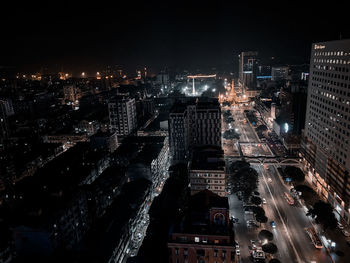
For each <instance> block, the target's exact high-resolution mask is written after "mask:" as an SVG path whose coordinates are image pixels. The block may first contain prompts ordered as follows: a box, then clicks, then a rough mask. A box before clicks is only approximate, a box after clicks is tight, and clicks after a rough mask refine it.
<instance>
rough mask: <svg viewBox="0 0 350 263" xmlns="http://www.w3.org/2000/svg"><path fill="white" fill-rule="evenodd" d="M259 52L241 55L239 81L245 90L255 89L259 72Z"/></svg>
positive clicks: (242, 53)
mask: <svg viewBox="0 0 350 263" xmlns="http://www.w3.org/2000/svg"><path fill="white" fill-rule="evenodd" d="M257 56H258V52H256V51H248V52H241V54H240V55H239V65H238V74H239V76H238V77H239V81H240V83H241V85H242V86H243V87H244V88H248V89H254V88H255V85H256V75H257V72H258V58H257Z"/></svg>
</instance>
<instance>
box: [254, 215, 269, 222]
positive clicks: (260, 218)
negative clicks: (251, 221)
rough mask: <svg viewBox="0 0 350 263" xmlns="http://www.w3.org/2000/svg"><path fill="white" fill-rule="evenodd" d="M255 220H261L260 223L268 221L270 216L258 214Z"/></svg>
mask: <svg viewBox="0 0 350 263" xmlns="http://www.w3.org/2000/svg"><path fill="white" fill-rule="evenodd" d="M255 220H256V221H257V222H259V223H260V224H261V223H264V224H265V223H266V222H267V221H268V218H267V217H266V216H265V215H262V214H257V215H256V216H255Z"/></svg>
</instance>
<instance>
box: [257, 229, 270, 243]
mask: <svg viewBox="0 0 350 263" xmlns="http://www.w3.org/2000/svg"><path fill="white" fill-rule="evenodd" d="M258 238H259V239H260V240H265V239H267V240H268V241H272V240H273V234H272V233H271V232H270V231H268V230H266V229H263V230H261V231H260V232H259V234H258Z"/></svg>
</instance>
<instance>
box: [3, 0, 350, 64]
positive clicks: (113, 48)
mask: <svg viewBox="0 0 350 263" xmlns="http://www.w3.org/2000/svg"><path fill="white" fill-rule="evenodd" d="M48 2H50V3H46V4H43V3H40V4H33V3H31V4H22V5H20V4H18V3H13V4H12V6H8V7H7V8H6V10H4V8H3V10H2V11H3V12H4V13H2V16H1V18H0V22H1V31H2V33H1V35H2V38H1V40H2V41H1V45H2V48H1V51H0V58H1V60H0V66H14V67H15V68H16V69H21V70H36V69H40V67H41V66H46V67H48V68H50V69H51V70H56V69H57V70H58V69H61V68H62V67H63V69H64V70H68V71H79V70H84V71H95V70H98V69H101V68H103V67H104V66H105V65H107V64H109V65H122V66H123V67H124V68H126V69H129V70H134V69H135V67H143V66H144V65H146V66H148V67H149V68H151V69H153V70H159V69H162V68H164V67H166V66H167V67H169V68H173V69H176V68H178V69H183V68H187V69H196V68H211V67H218V68H222V67H223V68H230V67H232V65H234V63H235V59H237V55H238V53H239V52H240V51H244V50H258V51H259V52H260V54H261V55H262V56H264V57H269V56H275V57H277V58H279V60H280V62H281V63H303V62H307V61H308V59H309V58H308V56H309V53H310V45H311V43H312V42H318V41H326V40H334V39H339V37H340V34H341V35H342V37H343V38H349V37H350V33H349V31H350V29H349V28H350V27H349V22H348V21H349V20H348V17H349V15H348V10H347V8H346V7H345V6H342V5H341V4H339V3H338V2H334V3H331V2H327V4H324V3H323V1H317V2H316V1H308V2H312V3H313V4H312V3H308V4H305V3H303V2H306V1H259V2H255V1H233V0H232V1H210V2H207V1H196V2H194V1H171V2H169V1H163V2H156V1H144V3H138V2H137V1H130V0H129V1H114V2H113V4H112V3H108V2H104V1H94V2H93V3H90V2H89V1H84V2H80V4H77V3H76V4H74V5H73V4H72V3H69V2H67V1H60V2H56V1H48ZM244 2H248V3H245V4H244Z"/></svg>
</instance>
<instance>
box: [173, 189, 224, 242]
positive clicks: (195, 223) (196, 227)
mask: <svg viewBox="0 0 350 263" xmlns="http://www.w3.org/2000/svg"><path fill="white" fill-rule="evenodd" d="M212 208H223V209H229V204H228V198H227V197H221V196H219V195H217V194H215V193H213V192H211V191H210V190H203V191H200V192H198V193H196V194H195V195H192V196H191V197H190V200H189V208H188V212H187V213H186V215H185V216H184V218H182V219H181V220H180V221H179V222H177V223H176V224H175V226H174V229H173V232H174V233H187V234H203V235H229V233H230V229H229V227H228V226H226V225H216V224H213V223H211V222H210V218H209V216H210V209H212Z"/></svg>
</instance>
